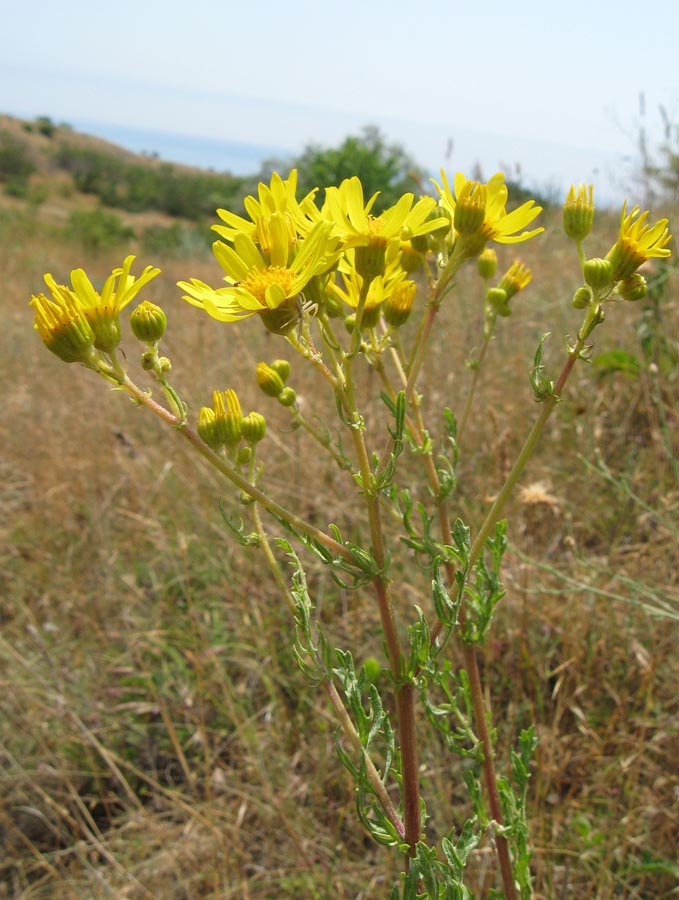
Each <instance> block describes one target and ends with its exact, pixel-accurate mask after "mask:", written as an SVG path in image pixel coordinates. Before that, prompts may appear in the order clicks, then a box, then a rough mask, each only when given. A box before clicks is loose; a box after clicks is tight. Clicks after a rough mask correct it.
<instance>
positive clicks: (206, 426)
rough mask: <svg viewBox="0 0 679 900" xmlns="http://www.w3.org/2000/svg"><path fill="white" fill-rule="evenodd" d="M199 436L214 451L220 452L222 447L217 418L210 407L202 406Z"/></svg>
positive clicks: (199, 416) (199, 419)
mask: <svg viewBox="0 0 679 900" xmlns="http://www.w3.org/2000/svg"><path fill="white" fill-rule="evenodd" d="M198 435H199V436H200V438H201V440H203V441H204V442H205V443H206V444H207V445H208V447H210V448H211V449H212V450H219V448H220V447H221V446H222V442H221V441H220V439H219V434H218V433H217V417H216V416H215V411H214V409H211V408H210V407H209V406H202V407H201V408H200V412H199V413H198Z"/></svg>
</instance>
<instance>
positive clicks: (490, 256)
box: [476, 247, 497, 281]
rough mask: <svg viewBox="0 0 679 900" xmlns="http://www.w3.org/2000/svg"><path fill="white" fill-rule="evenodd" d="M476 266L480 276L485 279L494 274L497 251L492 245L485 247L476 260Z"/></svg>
mask: <svg viewBox="0 0 679 900" xmlns="http://www.w3.org/2000/svg"><path fill="white" fill-rule="evenodd" d="M476 267H477V269H478V272H479V275H480V276H481V278H483V279H484V280H486V281H487V280H488V279H489V278H492V277H493V275H495V272H496V271H497V253H496V252H495V251H494V250H493V249H492V247H486V248H485V250H484V251H483V252H482V253H481V255H480V256H479V258H478V259H477V261H476Z"/></svg>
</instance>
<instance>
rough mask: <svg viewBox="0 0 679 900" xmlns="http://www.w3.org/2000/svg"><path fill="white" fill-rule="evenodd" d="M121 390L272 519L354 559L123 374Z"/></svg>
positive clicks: (337, 552) (348, 559)
mask: <svg viewBox="0 0 679 900" xmlns="http://www.w3.org/2000/svg"><path fill="white" fill-rule="evenodd" d="M119 384H120V387H121V388H122V389H123V390H124V391H125V392H126V393H127V394H129V395H130V396H131V397H132V398H133V399H134V400H135V401H136V402H137V403H139V404H140V405H141V406H145V407H146V408H147V409H149V410H150V411H151V412H152V413H154V414H155V415H156V416H158V418H160V419H162V420H163V421H164V422H165V423H166V424H167V425H170V426H171V427H172V428H174V430H175V431H177V432H178V433H179V434H180V435H181V436H182V437H183V438H184V439H185V440H187V441H188V442H189V443H190V444H191V445H192V446H193V447H194V449H195V450H197V451H198V453H200V455H201V456H202V457H203V458H204V459H206V460H207V462H209V463H210V465H211V466H213V467H214V468H215V469H217V470H218V471H219V472H221V474H222V475H225V476H226V478H228V479H229V481H231V482H232V483H233V484H235V485H236V487H238V488H240V489H241V490H242V491H244V492H245V493H246V494H248V496H250V497H252V498H253V499H254V500H257V501H259V503H261V504H262V506H263V507H264V508H265V509H266V510H268V511H269V512H270V513H272V514H273V515H274V516H277V517H278V518H279V519H282V520H283V521H285V522H288V523H289V524H290V525H291V526H292V527H293V528H295V529H296V530H297V531H299V532H300V533H301V534H305V535H306V536H307V537H310V538H312V539H313V540H315V541H318V543H319V544H322V545H323V546H324V547H326V548H327V549H328V550H330V552H331V553H333V554H334V555H335V556H341V557H342V558H343V559H345V560H346V561H347V562H352V560H353V557H352V556H351V554H350V553H349V551H348V550H347V549H346V548H345V547H343V546H342V544H340V543H338V541H336V540H335V539H334V538H332V537H331V536H330V535H329V534H326V533H325V532H324V531H321V530H320V529H319V528H315V527H314V526H313V525H311V524H310V523H309V522H307V521H305V520H304V519H302V518H300V517H299V516H297V515H295V514H294V513H292V512H290V510H288V509H286V508H285V507H284V506H281V504H280V503H277V502H276V501H275V500H272V499H271V497H269V496H268V495H267V494H265V493H264V492H263V491H261V490H260V489H259V488H257V487H255V486H254V485H253V484H250V482H249V481H248V480H247V478H246V477H245V476H244V475H242V474H241V473H240V472H238V471H237V470H236V469H234V468H233V467H232V466H230V465H229V464H228V463H227V462H226V460H224V459H222V458H221V457H220V456H218V455H217V454H216V453H214V452H213V451H212V450H210V448H209V447H208V446H207V444H206V443H205V442H204V441H203V440H202V439H201V438H200V436H199V435H198V434H197V432H195V431H193V429H192V428H189V426H188V425H187V424H186V423H185V422H182V420H181V419H180V418H178V417H177V416H175V415H174V414H173V413H171V412H170V411H169V410H168V409H166V408H165V407H164V406H161V405H160V404H159V403H156V401H155V400H154V399H153V398H152V397H151V395H150V394H149V393H147V392H146V391H143V390H141V388H139V387H137V385H136V384H134V382H132V381H130V379H129V378H128V377H127V375H125V374H124V373H123V375H122V380H121V381H119Z"/></svg>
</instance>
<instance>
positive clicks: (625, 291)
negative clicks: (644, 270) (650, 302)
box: [618, 272, 647, 303]
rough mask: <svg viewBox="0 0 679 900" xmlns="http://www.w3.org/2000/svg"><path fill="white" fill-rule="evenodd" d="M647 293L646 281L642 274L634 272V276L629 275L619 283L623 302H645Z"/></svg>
mask: <svg viewBox="0 0 679 900" xmlns="http://www.w3.org/2000/svg"><path fill="white" fill-rule="evenodd" d="M646 291H647V284H646V279H645V278H644V276H643V275H642V274H641V272H634V273H633V274H632V275H628V276H627V278H623V280H622V281H620V282H618V292H619V293H620V296H621V297H622V299H623V300H629V301H630V302H632V303H633V302H635V301H636V300H643V298H644V297H645V296H646Z"/></svg>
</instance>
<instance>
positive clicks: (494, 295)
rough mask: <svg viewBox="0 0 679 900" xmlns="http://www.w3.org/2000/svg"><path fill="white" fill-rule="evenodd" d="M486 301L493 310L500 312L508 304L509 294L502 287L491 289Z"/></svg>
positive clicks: (488, 291)
mask: <svg viewBox="0 0 679 900" xmlns="http://www.w3.org/2000/svg"><path fill="white" fill-rule="evenodd" d="M486 300H487V301H488V303H490V305H491V306H492V307H493V309H495V310H500V309H502V307H503V306H506V304H507V293H506V291H504V290H503V289H502V288H500V287H494V288H490V289H489V290H487V291H486Z"/></svg>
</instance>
